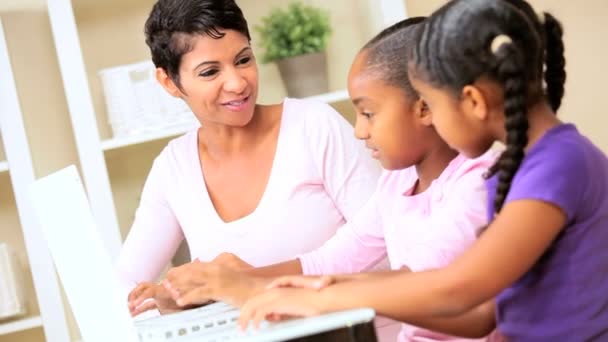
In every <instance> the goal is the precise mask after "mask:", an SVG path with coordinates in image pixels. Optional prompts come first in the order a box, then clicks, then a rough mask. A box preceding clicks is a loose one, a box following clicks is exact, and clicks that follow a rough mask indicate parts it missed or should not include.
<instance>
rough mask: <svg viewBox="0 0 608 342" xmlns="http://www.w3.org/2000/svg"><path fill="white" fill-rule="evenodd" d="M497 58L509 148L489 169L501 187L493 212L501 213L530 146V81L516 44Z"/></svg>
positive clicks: (507, 147) (509, 46) (503, 47)
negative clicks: (528, 91)
mask: <svg viewBox="0 0 608 342" xmlns="http://www.w3.org/2000/svg"><path fill="white" fill-rule="evenodd" d="M496 55H497V59H498V61H499V65H498V68H497V76H498V79H499V80H500V81H501V82H502V83H503V85H504V98H505V99H504V112H505V128H506V131H507V139H506V149H505V151H504V152H503V153H502V154H501V156H500V158H499V159H498V161H497V162H496V164H495V165H494V166H493V167H492V168H491V169H490V173H491V174H494V173H496V172H498V186H497V188H496V197H495V198H494V210H495V212H496V213H498V212H500V209H501V208H502V206H503V203H504V202H505V199H506V197H507V194H508V193H509V189H510V188H511V182H512V181H513V177H514V176H515V173H516V172H517V170H518V169H519V166H520V165H521V162H522V160H523V158H524V148H525V147H526V145H527V144H528V117H527V86H528V80H527V79H526V76H525V74H524V73H523V72H522V70H524V68H523V63H524V59H523V55H522V53H521V52H520V51H519V49H518V48H517V46H516V45H515V44H514V43H508V44H504V45H503V46H502V47H501V48H500V49H499V51H498V52H497V53H496Z"/></svg>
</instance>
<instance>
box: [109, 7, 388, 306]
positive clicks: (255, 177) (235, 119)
mask: <svg viewBox="0 0 608 342" xmlns="http://www.w3.org/2000/svg"><path fill="white" fill-rule="evenodd" d="M145 32H146V43H147V44H148V46H149V47H150V50H151V54H152V60H153V62H154V63H155V65H156V67H157V70H156V76H157V79H158V81H159V82H160V84H161V85H162V86H163V87H164V88H165V89H166V90H167V91H168V92H169V93H170V94H171V95H173V96H175V97H178V98H181V99H182V100H184V101H185V102H186V103H187V104H188V105H189V107H190V108H191V109H192V112H193V113H194V115H196V117H197V119H198V120H199V121H200V123H201V127H200V128H198V129H197V130H196V131H192V132H190V133H188V134H186V135H184V136H182V137H180V138H177V139H175V140H173V141H171V142H170V143H169V145H168V146H167V147H166V148H165V149H164V150H163V152H162V153H161V154H160V155H159V156H158V157H157V158H156V160H155V162H154V165H153V167H152V170H151V171H150V175H149V176H148V179H147V181H146V184H145V186H144V190H143V193H142V197H141V203H140V206H139V208H138V210H137V213H136V217H135V221H134V223H133V226H132V228H131V231H130V233H129V235H128V237H127V239H126V241H125V244H124V247H123V251H122V253H121V255H120V258H119V260H118V269H119V273H120V276H121V278H122V280H123V281H125V282H126V283H127V284H128V286H130V287H133V286H134V285H135V284H139V285H138V286H137V287H136V288H135V289H134V290H133V291H132V292H131V294H130V295H129V300H130V303H129V307H130V309H131V313H132V314H133V315H137V314H139V313H141V312H143V311H146V310H149V309H152V308H155V307H156V308H159V309H160V311H161V312H169V311H172V310H176V309H177V306H176V305H175V303H174V302H173V301H172V300H171V299H170V296H169V295H168V293H167V292H166V290H164V289H163V287H162V286H159V285H157V284H154V283H151V282H153V281H155V280H156V279H157V278H158V277H159V275H160V274H161V272H162V270H163V268H164V267H165V266H166V265H167V263H168V262H169V260H170V259H171V257H172V256H173V254H174V253H175V251H176V249H177V247H178V246H179V244H180V243H181V241H182V240H183V239H184V238H185V239H186V241H187V242H188V245H189V248H190V254H191V256H192V257H193V258H197V259H199V260H202V261H211V260H213V259H214V258H215V257H216V256H217V255H219V254H221V253H223V252H230V253H238V255H239V256H241V257H242V258H243V259H244V260H245V261H246V262H247V263H249V264H251V265H254V266H263V265H267V264H272V263H277V262H281V261H285V260H289V259H291V258H293V256H294V255H296V254H299V253H303V252H306V251H310V250H313V249H315V248H317V247H319V246H320V245H322V244H323V242H325V241H326V240H327V239H329V238H330V237H331V236H332V235H333V234H334V233H335V231H336V229H337V227H339V226H341V225H342V224H343V223H344V222H345V221H348V220H349V219H350V218H351V217H352V216H353V215H354V214H355V212H356V211H357V210H358V209H359V208H360V207H362V205H363V204H364V203H365V202H366V200H367V199H368V198H369V196H370V195H371V194H372V192H373V191H374V187H375V183H376V181H377V177H378V175H379V171H380V170H379V167H378V166H377V165H376V164H375V163H374V162H373V161H372V159H371V158H369V157H368V156H367V153H365V149H364V146H363V144H361V143H358V142H357V141H356V140H355V139H353V137H352V135H353V129H352V127H351V126H350V125H349V124H348V123H347V122H346V121H345V120H344V119H343V118H342V117H341V116H340V115H339V114H338V113H336V112H335V111H334V110H333V109H331V107H329V106H328V105H326V104H323V103H317V102H313V101H307V100H295V99H285V101H284V102H283V103H280V104H273V105H258V104H256V98H257V94H258V70H257V65H256V62H255V56H254V54H253V51H252V49H251V45H250V35H249V31H248V28H247V22H246V20H245V18H244V17H243V14H242V12H241V10H240V9H239V7H238V6H237V5H236V4H235V2H234V1H233V0H223V1H217V0H216V1H211V0H200V1H184V0H160V1H158V2H157V3H156V4H155V5H154V7H153V9H152V12H151V13H150V16H149V18H148V20H147V22H146V26H145ZM277 242H280V243H277ZM146 299H154V300H152V301H145V300H146ZM144 301H145V302H144Z"/></svg>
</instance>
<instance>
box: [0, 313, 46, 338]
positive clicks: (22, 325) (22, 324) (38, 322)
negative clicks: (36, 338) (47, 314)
mask: <svg viewBox="0 0 608 342" xmlns="http://www.w3.org/2000/svg"><path fill="white" fill-rule="evenodd" d="M39 327H42V318H41V317H40V316H35V317H29V318H24V319H21V320H18V321H12V322H10V321H9V322H7V323H0V335H8V334H12V333H16V332H20V331H24V330H28V329H33V328H39Z"/></svg>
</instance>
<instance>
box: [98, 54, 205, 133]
mask: <svg viewBox="0 0 608 342" xmlns="http://www.w3.org/2000/svg"><path fill="white" fill-rule="evenodd" d="M99 76H100V78H101V82H102V85H103V92H104V96H105V101H106V107H107V110H108V116H109V121H110V125H111V126H112V132H113V134H114V137H125V136H132V135H137V134H142V133H149V132H157V131H161V130H165V129H172V128H176V127H187V126H193V127H196V125H197V124H198V121H197V120H196V118H195V117H194V114H193V113H192V111H190V108H188V106H187V105H186V103H184V101H182V100H181V99H178V98H175V97H173V96H171V95H169V93H167V92H166V91H165V90H164V89H163V88H162V86H161V85H160V84H159V83H158V82H157V81H156V77H155V67H154V64H153V63H152V62H151V61H145V62H140V63H135V64H129V65H122V66H118V67H114V68H108V69H103V70H101V71H100V72H99Z"/></svg>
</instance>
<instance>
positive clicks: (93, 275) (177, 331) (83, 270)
mask: <svg viewBox="0 0 608 342" xmlns="http://www.w3.org/2000/svg"><path fill="white" fill-rule="evenodd" d="M30 195H31V199H32V204H33V208H34V211H35V212H36V215H37V216H38V219H39V220H40V224H41V227H42V230H43V233H44V235H45V238H46V240H47V243H48V246H49V249H50V252H51V255H52V257H53V261H54V263H55V267H56V269H57V273H58V274H59V278H60V279H61V282H62V283H63V287H64V289H65V291H66V295H67V298H68V301H69V303H70V306H71V307H72V311H73V312H74V316H75V318H76V322H77V323H78V327H79V328H80V332H81V334H82V338H83V341H84V342H108V341H121V342H137V341H138V340H139V341H142V342H143V341H150V342H152V341H177V342H182V341H184V342H185V341H188V342H190V341H197V342H211V341H218V342H219V341H252V342H264V341H287V340H295V339H298V338H302V337H306V336H312V335H315V334H321V333H326V332H330V331H333V330H336V329H341V328H350V327H353V326H356V325H359V324H369V325H373V319H374V316H375V313H374V311H373V310H372V309H355V310H348V311H343V312H336V313H331V314H327V315H322V316H317V317H311V318H304V319H295V320H290V321H285V322H279V323H267V322H264V324H263V326H262V328H261V329H259V330H253V329H248V330H247V331H245V332H241V331H239V330H238V328H237V320H238V316H239V311H238V309H236V308H234V307H231V306H229V305H227V304H224V303H214V304H211V305H208V306H205V307H202V308H198V309H192V310H188V311H184V312H180V313H176V314H171V315H164V316H159V317H154V318H150V319H146V320H141V321H138V322H136V323H134V322H133V320H132V318H131V317H130V315H129V312H128V309H127V303H126V299H125V298H122V296H121V295H120V293H122V291H121V288H120V285H119V281H118V277H117V275H116V273H115V270H114V268H113V265H112V261H111V260H110V256H109V254H108V253H107V252H106V250H105V248H104V246H103V243H102V240H101V237H100V236H99V233H98V230H97V229H98V228H97V226H96V225H95V221H94V219H93V216H92V214H91V210H90V207H89V203H88V200H87V197H86V194H85V191H84V187H83V185H82V182H81V180H80V176H79V175H78V172H77V170H76V167H74V166H73V165H72V166H69V167H67V168H65V169H63V170H60V171H58V172H56V173H54V174H51V175H49V176H47V177H44V178H42V179H40V180H38V181H36V182H35V183H34V184H32V186H31V188H30ZM371 332H372V335H374V336H373V339H375V334H374V333H373V330H372V331H371ZM373 339H370V338H369V336H368V337H367V338H365V339H361V340H360V341H372V340H373ZM352 341H354V340H352Z"/></svg>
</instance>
